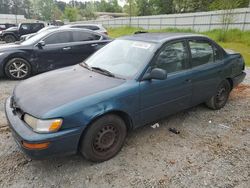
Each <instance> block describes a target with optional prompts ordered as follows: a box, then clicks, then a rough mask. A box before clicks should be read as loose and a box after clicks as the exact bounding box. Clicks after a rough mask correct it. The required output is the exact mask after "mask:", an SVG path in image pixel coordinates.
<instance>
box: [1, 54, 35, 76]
mask: <svg viewBox="0 0 250 188" xmlns="http://www.w3.org/2000/svg"><path fill="white" fill-rule="evenodd" d="M5 74H6V76H7V77H9V78H10V79H12V80H22V79H25V78H28V77H29V76H30V75H31V65H30V64H29V62H28V61H26V60H25V59H22V58H13V59H11V60H9V61H8V62H7V64H6V65H5Z"/></svg>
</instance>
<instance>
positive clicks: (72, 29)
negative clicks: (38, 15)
mask: <svg viewBox="0 0 250 188" xmlns="http://www.w3.org/2000/svg"><path fill="white" fill-rule="evenodd" d="M59 31H81V32H88V33H93V34H96V35H100V36H103V37H105V38H107V39H109V37H108V36H106V35H103V34H102V33H98V32H96V31H93V30H90V29H82V28H71V27H69V28H68V27H59V28H55V29H49V30H47V32H48V33H56V32H59Z"/></svg>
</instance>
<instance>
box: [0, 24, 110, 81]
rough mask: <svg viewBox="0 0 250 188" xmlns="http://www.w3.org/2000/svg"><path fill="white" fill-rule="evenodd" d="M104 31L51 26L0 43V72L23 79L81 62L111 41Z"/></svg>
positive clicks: (13, 77) (3, 74) (0, 74)
mask: <svg viewBox="0 0 250 188" xmlns="http://www.w3.org/2000/svg"><path fill="white" fill-rule="evenodd" d="M110 41H111V39H110V38H108V37H107V36H106V35H102V34H100V33H96V32H93V31H90V30H84V29H73V28H68V29H66V28H65V29H54V30H47V31H44V32H41V33H38V34H37V35H35V36H34V37H32V38H30V39H28V40H26V41H24V42H21V43H15V44H14V43H13V44H5V45H1V46H0V76H7V77H8V78H11V79H25V78H28V77H29V76H31V75H34V74H37V73H41V72H46V71H50V70H53V69H58V68H62V67H65V66H69V65H74V64H77V63H80V62H82V61H83V60H84V59H86V58H87V57H89V56H90V55H91V54H93V53H94V52H95V51H97V50H98V49H100V48H101V47H103V46H104V45H106V44H107V43H108V42H110Z"/></svg>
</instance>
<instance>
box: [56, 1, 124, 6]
mask: <svg viewBox="0 0 250 188" xmlns="http://www.w3.org/2000/svg"><path fill="white" fill-rule="evenodd" d="M60 1H64V2H66V3H68V2H70V1H71V0H60ZM75 1H81V2H84V1H100V0H75ZM118 3H119V5H121V6H123V5H124V4H125V0H118Z"/></svg>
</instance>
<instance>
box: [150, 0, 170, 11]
mask: <svg viewBox="0 0 250 188" xmlns="http://www.w3.org/2000/svg"><path fill="white" fill-rule="evenodd" d="M153 5H154V7H155V14H171V13H172V12H173V9H174V7H173V0H154V1H153Z"/></svg>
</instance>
